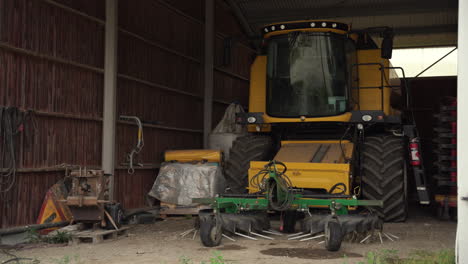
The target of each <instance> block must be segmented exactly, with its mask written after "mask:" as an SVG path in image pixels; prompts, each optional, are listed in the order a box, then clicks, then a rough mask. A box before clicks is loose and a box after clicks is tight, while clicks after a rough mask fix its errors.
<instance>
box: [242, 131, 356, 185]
mask: <svg viewBox="0 0 468 264" xmlns="http://www.w3.org/2000/svg"><path fill="white" fill-rule="evenodd" d="M353 147H354V146H353V143H351V142H349V141H342V142H341V143H340V141H336V140H334V141H282V142H281V149H280V150H279V151H278V153H277V154H276V157H275V158H274V160H277V161H281V162H283V163H284V164H285V165H286V167H287V168H288V171H287V172H286V176H287V177H288V178H289V179H290V180H291V183H292V185H293V187H295V188H304V189H322V190H325V191H326V192H328V191H330V189H331V188H332V187H333V186H334V185H335V184H337V183H343V184H344V185H345V186H346V192H345V194H349V193H350V192H349V189H350V180H351V179H350V171H351V168H350V164H349V163H348V160H349V159H350V158H351V156H352V152H353ZM267 163H268V162H262V161H252V162H250V169H249V182H250V179H252V178H253V177H254V175H255V174H257V173H258V172H259V171H260V170H262V169H263V168H264V166H265V165H266V164H267ZM257 191H258V189H256V188H253V187H252V186H249V192H251V193H255V192H257Z"/></svg>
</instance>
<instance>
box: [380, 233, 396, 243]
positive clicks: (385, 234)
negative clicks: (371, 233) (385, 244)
mask: <svg viewBox="0 0 468 264" xmlns="http://www.w3.org/2000/svg"><path fill="white" fill-rule="evenodd" d="M383 234H384V236H386V237H387V238H388V239H390V240H391V241H393V242H395V240H393V239H392V238H391V237H390V236H389V235H387V233H385V232H383Z"/></svg>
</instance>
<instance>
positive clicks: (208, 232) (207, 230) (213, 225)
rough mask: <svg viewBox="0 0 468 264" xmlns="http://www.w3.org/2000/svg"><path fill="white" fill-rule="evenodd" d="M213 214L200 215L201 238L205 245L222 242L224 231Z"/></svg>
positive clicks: (213, 245)
mask: <svg viewBox="0 0 468 264" xmlns="http://www.w3.org/2000/svg"><path fill="white" fill-rule="evenodd" d="M218 222H219V221H217V219H216V217H215V216H214V215H212V214H210V215H203V216H202V217H200V239H201V241H202V244H203V245H204V246H205V247H216V246H219V244H221V238H222V236H223V232H222V229H221V223H218Z"/></svg>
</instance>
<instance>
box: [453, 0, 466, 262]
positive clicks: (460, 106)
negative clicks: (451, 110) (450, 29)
mask: <svg viewBox="0 0 468 264" xmlns="http://www.w3.org/2000/svg"><path fill="white" fill-rule="evenodd" d="M467 13H468V1H465V0H461V1H458V80H457V83H458V85H457V87H458V88H457V89H458V90H457V94H458V98H457V116H458V117H457V118H458V120H457V126H458V127H457V130H458V131H457V137H458V138H457V152H458V153H457V159H458V160H457V166H458V171H457V183H458V201H457V205H458V213H457V216H458V225H457V241H456V253H457V263H468V251H467V249H468V156H467V155H466V153H464V152H466V150H467V149H468V135H467V134H466V131H467V130H468V32H467V31H468V16H467V15H466V14H467Z"/></svg>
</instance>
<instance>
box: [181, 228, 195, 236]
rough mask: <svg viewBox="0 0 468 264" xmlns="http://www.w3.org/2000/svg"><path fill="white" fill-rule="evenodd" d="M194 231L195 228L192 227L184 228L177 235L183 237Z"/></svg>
mask: <svg viewBox="0 0 468 264" xmlns="http://www.w3.org/2000/svg"><path fill="white" fill-rule="evenodd" d="M193 231H195V228H192V229H189V230H186V231H184V232H182V233H180V234H179V236H181V237H185V236H186V235H188V234H190V233H191V232H193Z"/></svg>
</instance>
